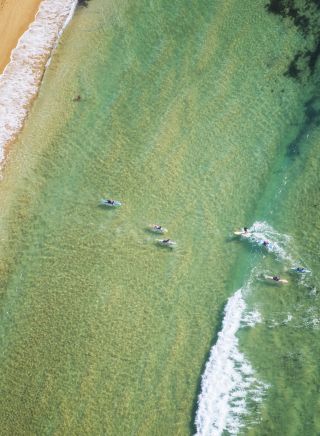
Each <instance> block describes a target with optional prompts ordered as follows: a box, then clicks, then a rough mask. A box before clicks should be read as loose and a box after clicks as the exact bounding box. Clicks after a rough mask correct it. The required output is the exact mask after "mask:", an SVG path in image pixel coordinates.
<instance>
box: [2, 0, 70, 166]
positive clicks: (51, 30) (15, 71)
mask: <svg viewBox="0 0 320 436" xmlns="http://www.w3.org/2000/svg"><path fill="white" fill-rule="evenodd" d="M77 3H78V1H77V0H43V1H42V2H41V5H40V8H39V11H38V13H37V15H36V17H35V20H34V22H33V23H31V24H30V26H29V28H28V30H26V32H25V33H24V34H23V35H22V36H21V38H20V39H19V41H18V44H17V47H16V48H15V49H14V50H13V51H12V53H11V59H10V62H9V63H8V65H7V66H6V68H5V70H4V71H3V73H2V75H1V76H0V163H1V162H2V161H3V159H4V148H5V145H6V144H7V143H9V142H10V141H12V140H13V139H14V138H15V137H16V135H17V134H18V133H19V131H20V130H21V128H22V126H23V123H24V120H25V118H26V116H27V114H28V108H29V106H30V103H31V101H32V99H33V98H34V97H35V96H36V94H37V92H38V89H39V86H40V83H41V79H42V76H43V72H44V70H45V67H46V65H47V63H48V61H49V59H50V56H51V53H52V50H53V49H54V48H55V46H56V44H57V42H58V39H59V37H60V36H61V34H62V32H63V30H64V28H65V27H66V25H67V24H68V22H69V21H70V19H71V18H72V16H73V13H74V10H75V8H76V6H77Z"/></svg>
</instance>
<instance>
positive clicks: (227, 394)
mask: <svg viewBox="0 0 320 436" xmlns="http://www.w3.org/2000/svg"><path fill="white" fill-rule="evenodd" d="M245 308H246V304H245V301H244V298H243V289H239V290H238V291H237V292H235V294H234V295H233V296H231V297H230V298H229V300H228V302H227V305H226V307H225V310H224V319H223V325H222V330H221V331H220V332H219V335H218V340H217V342H216V344H215V345H214V346H213V347H212V349H211V352H210V358H209V360H208V362H207V364H206V368H205V371H204V374H203V375H202V382H201V393H200V395H199V399H198V410H197V415H196V421H195V424H196V428H197V433H196V435H197V436H218V435H221V434H224V432H227V433H228V434H231V435H236V434H238V433H239V431H240V429H241V427H242V425H243V423H242V418H243V417H244V416H246V415H247V414H248V409H247V403H248V402H249V401H250V402H253V403H259V402H261V401H262V398H263V395H264V392H265V390H266V389H267V385H266V384H264V383H262V382H261V381H259V380H257V379H256V378H255V376H254V370H253V368H252V366H251V365H250V363H249V361H248V360H247V359H246V358H245V356H244V355H243V354H242V353H241V352H240V351H239V348H238V339H237V336H236V334H237V332H238V330H239V329H240V328H241V327H244V326H248V325H250V326H253V325H254V324H252V323H251V322H247V320H246V317H245V316H244V312H245Z"/></svg>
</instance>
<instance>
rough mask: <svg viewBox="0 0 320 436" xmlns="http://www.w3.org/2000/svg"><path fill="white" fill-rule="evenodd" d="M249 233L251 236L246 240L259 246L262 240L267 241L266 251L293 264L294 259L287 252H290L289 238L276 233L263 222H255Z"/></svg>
mask: <svg viewBox="0 0 320 436" xmlns="http://www.w3.org/2000/svg"><path fill="white" fill-rule="evenodd" d="M249 231H250V232H251V233H252V236H250V237H249V238H248V239H250V240H252V241H253V242H255V243H258V244H260V245H261V244H262V242H263V241H264V240H268V241H269V242H270V246H269V247H266V249H267V250H268V251H271V252H273V253H274V254H275V255H276V256H277V257H278V258H279V259H280V260H287V261H289V262H290V263H293V262H294V259H293V258H292V257H291V256H290V255H289V254H288V250H289V251H290V252H291V251H292V249H291V247H290V242H291V238H290V236H288V235H286V234H283V233H279V232H277V231H276V230H274V228H273V227H272V226H270V225H269V224H268V223H266V222H264V221H256V222H255V223H254V224H253V225H252V227H251V228H250V229H249Z"/></svg>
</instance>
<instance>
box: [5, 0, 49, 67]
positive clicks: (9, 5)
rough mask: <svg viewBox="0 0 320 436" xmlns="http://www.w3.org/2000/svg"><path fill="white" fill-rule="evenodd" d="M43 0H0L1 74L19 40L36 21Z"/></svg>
mask: <svg viewBox="0 0 320 436" xmlns="http://www.w3.org/2000/svg"><path fill="white" fill-rule="evenodd" d="M40 3H41V0H0V40H1V45H0V74H1V73H2V72H3V70H4V68H5V67H6V65H7V64H8V62H9V60H10V54H11V51H12V50H13V49H14V48H15V47H16V45H17V43H18V40H19V38H20V37H21V35H22V34H23V33H24V32H25V31H26V30H27V28H28V26H29V25H30V24H31V23H32V22H33V21H34V17H35V15H36V13H37V11H38V9H39V5H40Z"/></svg>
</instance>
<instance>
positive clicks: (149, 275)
mask: <svg viewBox="0 0 320 436" xmlns="http://www.w3.org/2000/svg"><path fill="white" fill-rule="evenodd" d="M305 45H306V43H305V39H304V38H303V36H302V35H301V34H300V33H299V32H298V31H297V29H296V28H295V26H294V25H292V23H291V22H290V20H281V19H280V18H279V17H275V16H274V15H272V14H270V13H268V12H267V10H266V9H265V7H264V2H260V1H258V2H255V4H254V5H252V4H250V5H249V4H247V2H245V1H233V0H232V1H229V2H223V3H222V2H205V1H201V2H197V3H190V2H187V1H182V0H181V1H180V0H179V1H178V2H175V3H174V4H173V3H171V2H164V1H163V2H161V4H160V3H154V2H151V3H150V2H144V1H138V0H137V1H134V2H130V3H127V2H117V3H113V2H110V3H109V2H108V3H107V4H106V2H103V1H102V0H91V1H90V3H89V6H88V8H82V9H79V10H78V12H77V14H76V16H75V18H74V20H73V22H72V23H71V24H70V26H69V27H68V28H67V30H66V32H65V34H64V36H63V38H62V41H61V43H60V45H59V47H58V49H57V51H56V53H55V55H54V57H53V60H52V63H51V65H50V67H49V69H48V71H47V73H46V75H45V78H44V83H43V85H42V88H41V91H40V94H39V97H38V99H37V101H36V102H35V105H34V107H33V109H32V111H31V114H30V117H29V120H28V122H27V124H26V126H25V129H24V131H23V132H22V134H21V136H20V138H19V140H18V142H17V144H16V145H15V146H14V147H13V149H12V150H11V153H10V156H9V161H8V163H7V166H6V168H5V173H4V179H3V181H2V183H1V187H0V196H1V199H0V201H1V204H3V205H4V204H5V205H6V207H5V208H4V209H3V210H2V214H1V223H0V226H1V227H0V232H1V245H0V266H1V289H2V328H1V341H2V349H3V355H2V360H1V385H2V386H3V394H2V396H1V410H2V414H1V415H2V417H1V421H2V428H3V432H4V434H38V433H39V434H123V435H124V434H126V435H127V434H148V435H151V434H152V435H154V434H159V435H164V434H175V435H176V434H181V435H182V434H183V435H184V434H193V433H195V431H196V427H195V418H196V410H197V408H198V406H197V398H198V395H199V393H200V391H201V386H200V384H201V375H202V374H203V372H204V369H205V364H206V361H207V360H208V357H209V352H210V349H211V347H212V346H213V345H214V344H215V343H216V341H217V334H218V332H219V331H220V330H221V328H222V323H223V319H224V308H225V304H226V302H227V300H228V298H230V297H231V298H232V296H233V295H234V293H235V292H236V291H237V290H238V289H239V288H244V287H245V284H246V283H248V281H249V285H248V286H246V291H245V292H244V298H245V302H246V305H247V307H246V311H247V312H248V313H250V311H257V312H259V314H260V322H258V323H256V324H255V325H254V326H252V327H250V326H249V325H247V324H246V325H244V326H243V327H241V328H240V329H239V330H238V332H237V338H238V340H239V343H238V348H237V349H238V350H239V352H241V353H243V355H244V356H245V358H246V359H248V362H250V365H251V367H252V369H253V371H254V377H255V378H256V380H258V381H259V382H260V383H262V384H263V385H264V386H265V388H264V391H263V395H262V397H261V399H259V401H258V400H257V401H256V400H255V399H254V395H253V394H252V395H251V396H250V395H249V397H248V398H247V400H246V405H245V410H246V413H244V414H240V423H241V424H239V426H238V429H236V430H235V432H236V433H237V432H238V433H239V432H240V433H241V432H242V433H243V434H250V435H251V434H252V435H263V434H266V435H267V434H268V435H269V434H275V435H276V434H279V435H280V434H281V435H283V434H288V435H289V434H301V433H302V432H304V434H317V432H318V431H319V425H320V423H319V419H318V418H317V415H316V410H317V404H318V403H317V401H318V396H317V379H318V378H319V377H318V376H319V367H318V363H317V356H318V353H317V351H318V350H317V343H319V341H318V336H319V325H318V321H319V302H318V291H317V289H318V287H319V284H318V281H319V278H318V277H317V265H318V261H319V247H318V242H317V233H318V228H319V190H318V186H319V183H318V182H319V160H318V156H319V131H318V127H317V125H316V122H315V121H314V122H313V123H307V124H306V120H305V116H304V113H305V112H304V108H305V106H304V104H305V102H306V100H307V99H310V97H311V96H312V95H313V93H314V89H313V83H314V79H312V78H310V77H309V78H308V77H306V78H305V80H304V81H302V82H301V81H300V82H299V81H297V80H295V79H293V78H290V77H287V76H285V75H284V74H283V73H284V72H285V71H286V69H287V67H288V64H289V62H290V60H291V59H292V58H293V57H294V56H295V53H296V52H297V51H298V50H301V49H303V48H304V47H305ZM77 95H81V100H80V101H78V102H75V101H73V99H74V98H75V97H76V96H77ZM301 129H304V131H305V135H303V136H302V137H301V139H300V142H299V146H300V154H292V153H291V154H290V153H289V154H288V150H289V149H288V144H290V143H291V142H292V141H293V140H294V138H295V137H296V136H297V135H298V133H299V131H300V130H301ZM307 135H309V136H308V137H307ZM289 151H290V150H289ZM102 197H111V198H115V199H119V200H120V201H122V202H123V206H122V207H121V208H119V209H117V210H113V209H111V210H105V209H103V208H101V207H99V206H98V205H99V201H100V198H102ZM257 222H265V223H267V224H264V226H265V227H264V229H266V228H269V227H268V226H272V227H271V228H272V229H273V230H272V232H273V233H272V232H271V233H272V234H271V236H274V238H275V241H276V242H278V243H279V245H280V246H281V248H282V249H283V251H282V252H281V253H282V254H283V256H282V257H281V258H279V256H278V257H277V256H276V255H275V254H273V253H267V252H266V251H263V249H262V248H261V247H257V246H256V245H255V244H254V243H253V244H250V243H249V242H247V241H243V240H239V239H234V238H233V237H232V231H233V230H234V229H235V228H237V227H241V226H243V225H245V224H247V225H252V224H253V223H257ZM150 223H160V224H162V225H164V226H165V227H167V228H168V229H169V232H168V237H170V238H172V239H174V240H175V241H177V248H176V249H175V250H167V249H165V248H161V247H158V246H157V245H156V243H155V239H156V236H154V235H152V234H151V233H150V232H149V231H148V230H147V226H148V224H150ZM283 235H288V236H290V239H288V240H287V239H286V238H285V237H284V236H283ZM295 261H297V262H303V264H304V265H306V266H307V267H308V268H310V269H311V270H312V275H311V277H309V278H306V279H305V280H304V281H302V282H300V281H299V280H298V278H296V277H295V276H293V275H292V274H289V273H288V272H286V269H288V268H289V267H290V266H291V264H292V262H295ZM265 271H268V272H269V273H273V272H274V273H279V274H281V275H283V276H284V277H286V278H288V279H289V281H290V283H289V285H288V286H286V287H281V288H279V287H275V286H268V285H267V284H266V283H265V282H264V281H261V280H259V279H258V278H259V275H260V273H262V272H265ZM229 360H230V359H229ZM229 360H227V361H228V362H229ZM231 412H232V410H231ZM231 412H230V413H231ZM231 415H232V413H231ZM209 418H210V417H209ZM232 418H233V417H232V416H231V418H230V419H231V420H232ZM228 433H229V434H230V433H231V430H230V428H229V427H225V434H228ZM212 434H214V433H212Z"/></svg>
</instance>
